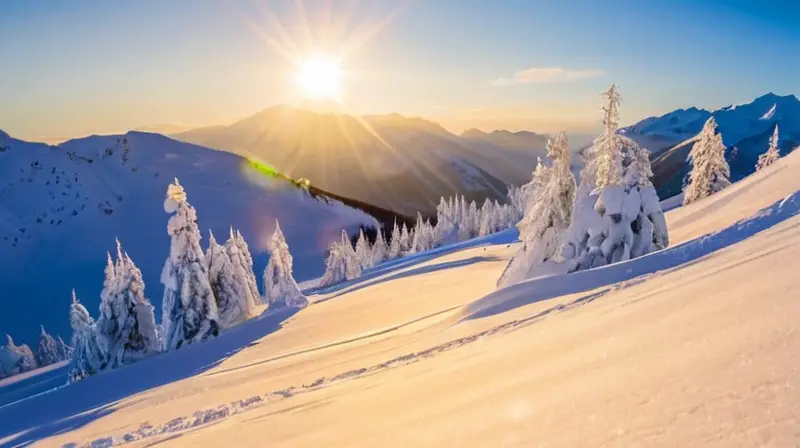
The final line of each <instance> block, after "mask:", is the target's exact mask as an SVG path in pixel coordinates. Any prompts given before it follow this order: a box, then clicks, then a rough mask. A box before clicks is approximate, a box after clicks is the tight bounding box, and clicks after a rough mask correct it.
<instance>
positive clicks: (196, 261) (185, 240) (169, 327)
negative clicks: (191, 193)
mask: <svg viewBox="0 0 800 448" xmlns="http://www.w3.org/2000/svg"><path fill="white" fill-rule="evenodd" d="M164 210H165V211H166V212H167V213H174V215H173V216H172V217H170V219H169V223H168V224H167V233H168V234H169V235H170V237H171V239H172V241H171V243H170V255H169V257H168V258H167V261H166V263H165V264H164V269H163V270H162V272H161V283H163V284H164V300H163V313H162V315H163V321H162V323H161V334H162V338H163V344H164V345H163V347H164V350H165V351H168V350H175V349H178V348H180V347H182V346H183V345H186V344H193V343H195V342H200V341H204V340H206V339H209V338H213V337H216V336H217V334H218V333H219V323H218V319H219V318H218V316H217V303H216V301H215V299H214V293H213V291H212V290H211V284H210V283H209V281H208V268H207V266H206V262H205V256H204V254H203V250H202V249H201V247H200V231H199V230H198V229H197V213H196V212H195V210H194V207H192V206H191V205H189V203H188V202H187V201H186V193H185V191H184V189H183V187H182V186H181V185H180V183H178V179H175V182H174V183H173V184H171V185H170V186H169V187H168V189H167V197H166V199H165V201H164Z"/></svg>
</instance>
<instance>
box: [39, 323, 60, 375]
mask: <svg viewBox="0 0 800 448" xmlns="http://www.w3.org/2000/svg"><path fill="white" fill-rule="evenodd" d="M65 359H66V358H65V353H64V352H63V349H61V347H59V345H58V342H57V341H56V340H55V338H53V337H52V336H50V333H48V332H47V331H46V330H45V329H44V325H42V330H41V332H40V333H39V345H38V346H37V347H36V364H38V365H39V367H44V366H49V365H50V364H55V363H57V362H60V361H63V360H65Z"/></svg>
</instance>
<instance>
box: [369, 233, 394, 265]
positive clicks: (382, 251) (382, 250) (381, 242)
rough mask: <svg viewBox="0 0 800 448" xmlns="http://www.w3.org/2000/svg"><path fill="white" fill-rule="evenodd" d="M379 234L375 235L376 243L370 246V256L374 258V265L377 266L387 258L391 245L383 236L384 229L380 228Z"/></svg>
mask: <svg viewBox="0 0 800 448" xmlns="http://www.w3.org/2000/svg"><path fill="white" fill-rule="evenodd" d="M377 233H378V234H377V235H376V236H375V244H373V245H372V247H371V248H370V257H371V258H372V266H377V265H378V264H380V263H382V262H383V261H385V260H386V258H387V256H388V253H389V246H387V245H386V239H384V237H383V231H381V230H380V229H378V232H377Z"/></svg>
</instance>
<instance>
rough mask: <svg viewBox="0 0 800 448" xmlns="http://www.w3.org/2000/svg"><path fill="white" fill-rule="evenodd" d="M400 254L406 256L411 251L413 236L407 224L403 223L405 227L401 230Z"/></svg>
mask: <svg viewBox="0 0 800 448" xmlns="http://www.w3.org/2000/svg"><path fill="white" fill-rule="evenodd" d="M399 241H400V254H401V255H405V254H407V253H408V252H409V251H410V250H411V235H409V233H408V227H407V226H406V223H403V227H402V229H401V230H400V240H399Z"/></svg>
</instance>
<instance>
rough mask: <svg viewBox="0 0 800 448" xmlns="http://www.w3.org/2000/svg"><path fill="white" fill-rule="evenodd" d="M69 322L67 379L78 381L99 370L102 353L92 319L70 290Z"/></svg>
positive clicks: (101, 363) (101, 362) (102, 357)
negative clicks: (69, 360) (69, 343)
mask: <svg viewBox="0 0 800 448" xmlns="http://www.w3.org/2000/svg"><path fill="white" fill-rule="evenodd" d="M69 322H70V326H72V350H73V352H72V363H71V364H70V371H69V379H70V381H71V382H74V381H78V380H80V379H82V378H85V377H87V376H89V375H94V374H96V373H98V372H99V371H100V369H101V368H102V365H103V359H104V357H105V356H104V354H103V351H102V349H101V348H100V344H99V343H98V341H97V333H96V331H95V324H94V319H92V316H91V315H90V314H89V311H87V310H86V307H84V306H83V305H82V304H81V303H80V302H78V298H77V296H76V295H75V290H73V291H72V305H71V306H70V311H69Z"/></svg>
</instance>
